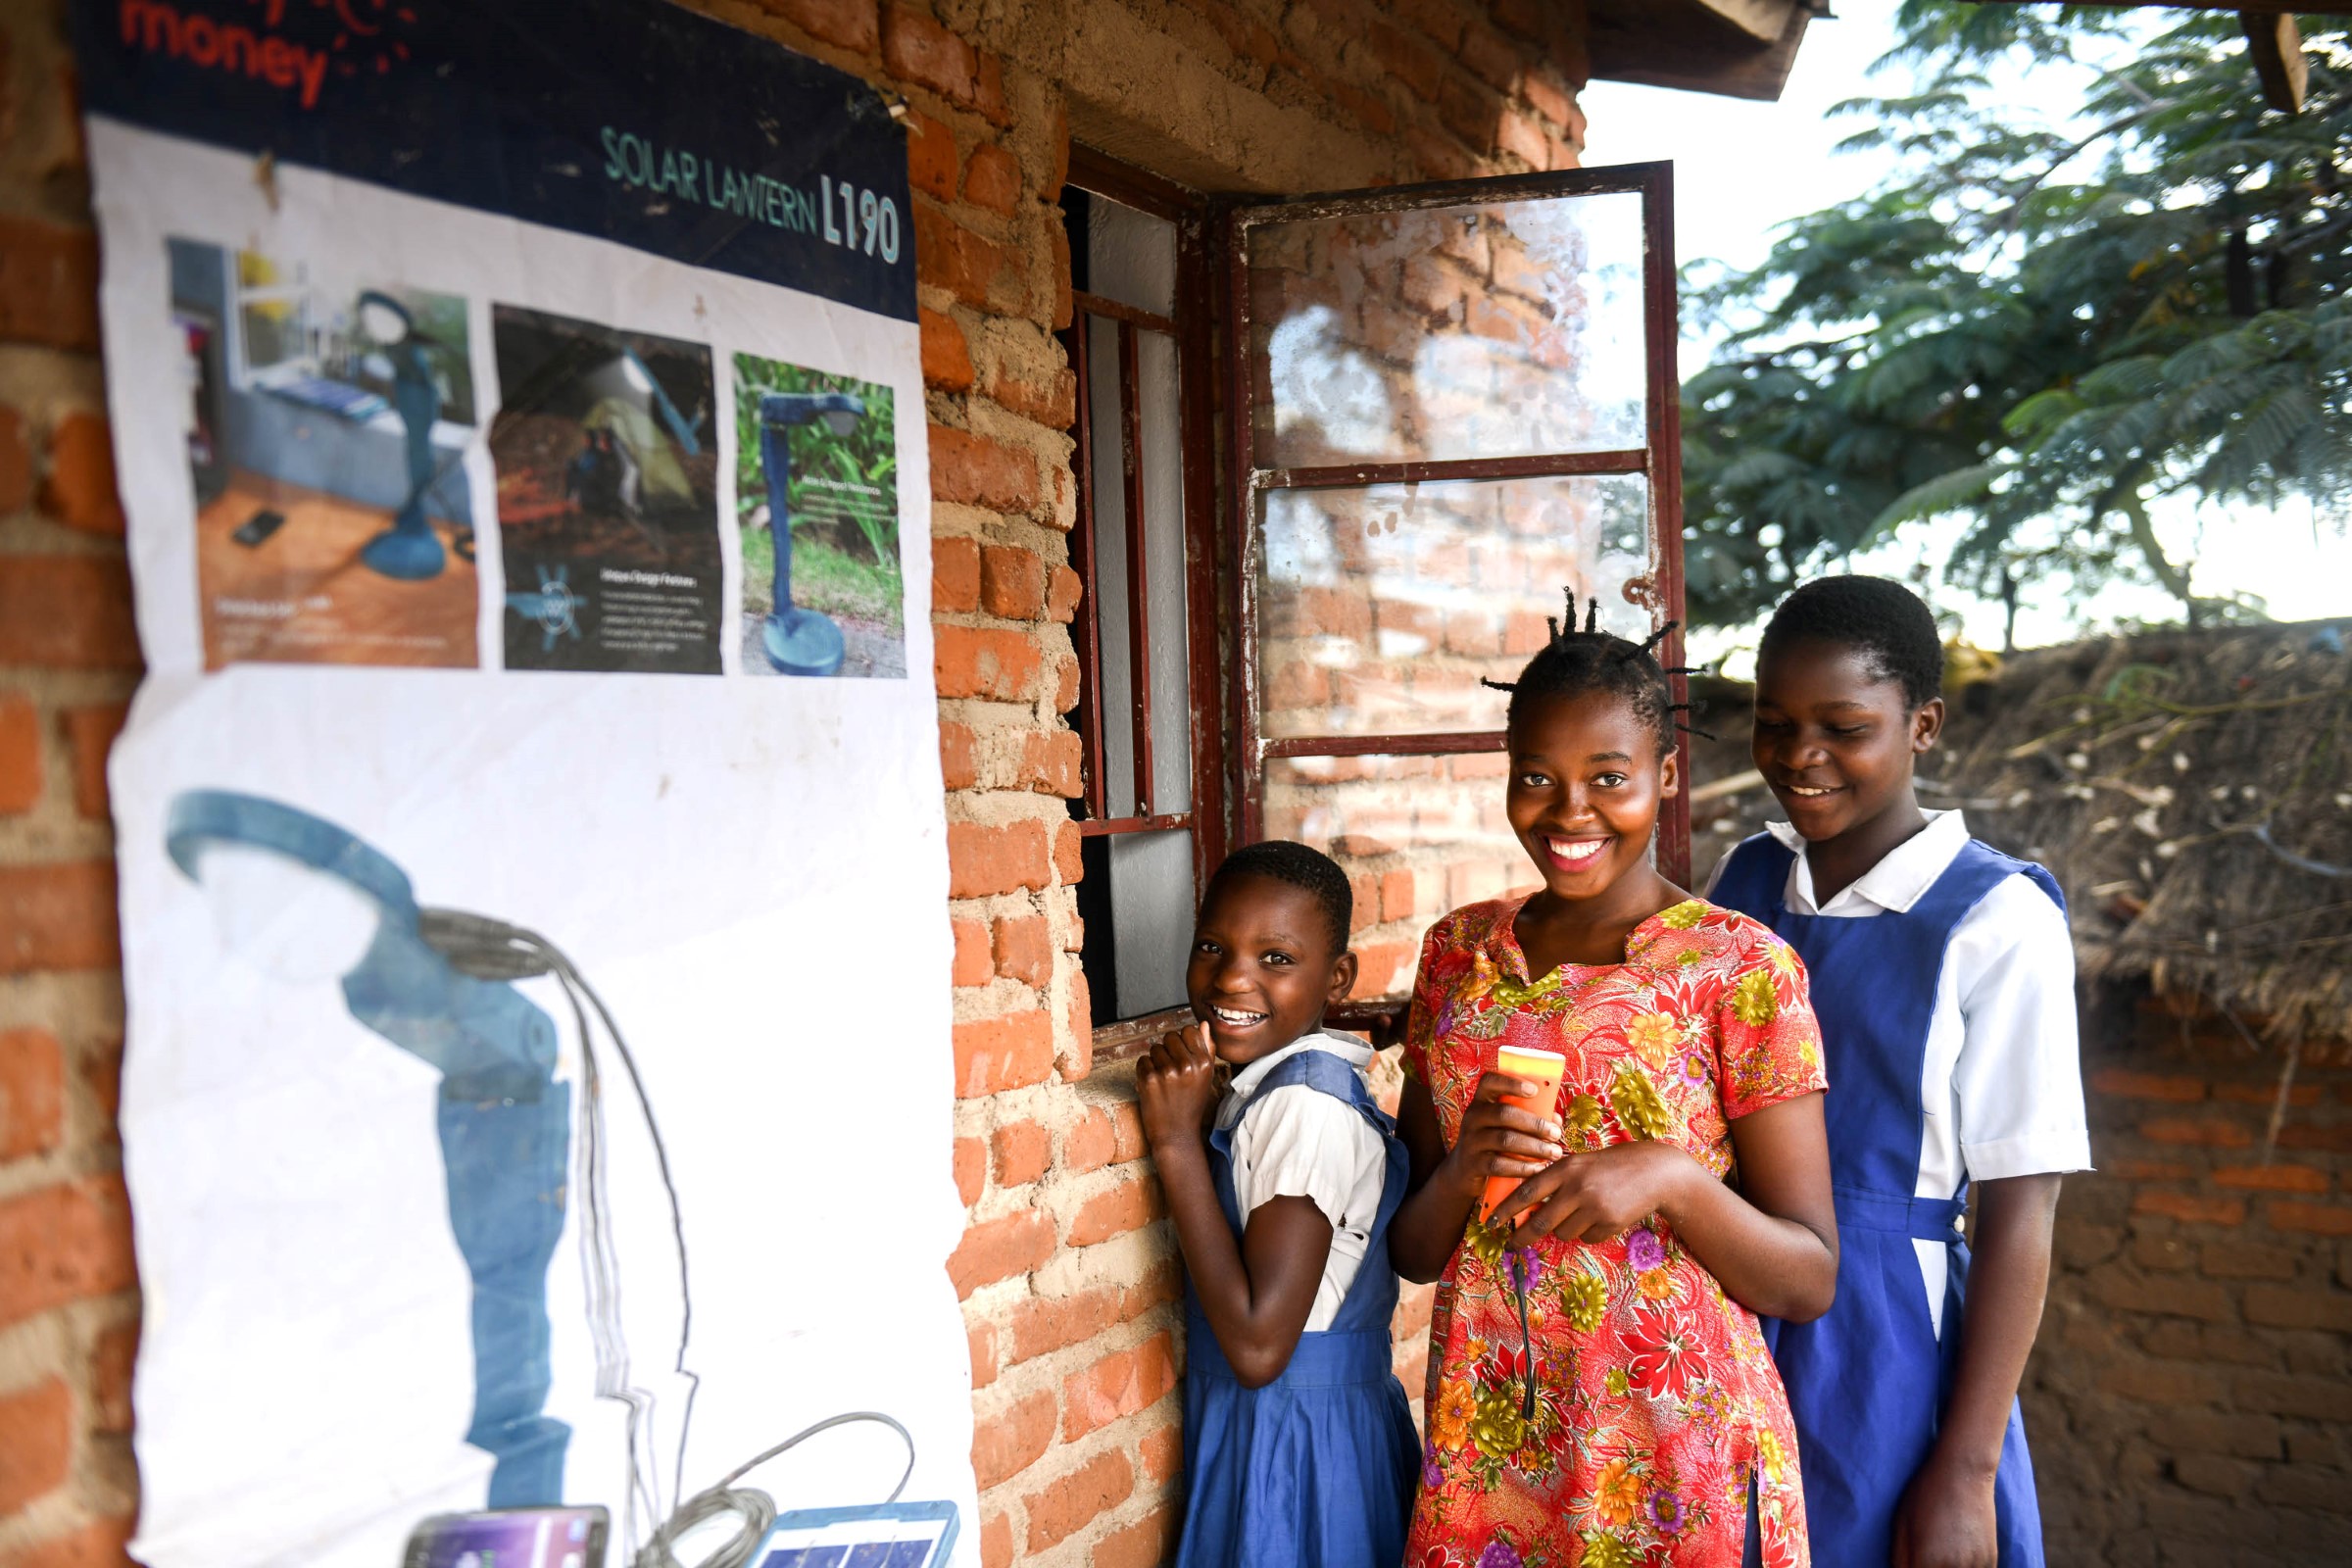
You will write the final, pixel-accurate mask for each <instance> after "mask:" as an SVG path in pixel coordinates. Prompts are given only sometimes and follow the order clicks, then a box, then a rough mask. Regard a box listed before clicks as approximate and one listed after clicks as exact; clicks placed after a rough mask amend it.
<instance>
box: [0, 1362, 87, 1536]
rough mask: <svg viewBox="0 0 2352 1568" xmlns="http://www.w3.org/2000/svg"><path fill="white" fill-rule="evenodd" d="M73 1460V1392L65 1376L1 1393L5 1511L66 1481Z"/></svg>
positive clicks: (0, 1501) (0, 1477)
mask: <svg viewBox="0 0 2352 1568" xmlns="http://www.w3.org/2000/svg"><path fill="white" fill-rule="evenodd" d="M72 1468H73V1391H72V1390H70V1389H68V1388H67V1387H66V1384H65V1380H64V1379H63V1378H55V1377H53V1378H49V1379H47V1380H45V1381H43V1382H40V1383H36V1384H34V1385H33V1386H32V1387H30V1388H28V1389H20V1390H17V1391H16V1392H14V1393H11V1394H6V1395H0V1514H8V1513H14V1512H15V1511H16V1510H17V1509H19V1508H22V1507H23V1506H25V1504H26V1503H28V1502H30V1501H32V1500H33V1499H34V1498H35V1497H42V1496H46V1495H49V1494H50V1493H52V1492H54V1491H56V1490H57V1489H58V1488H59V1487H61V1486H63V1485H64V1484H65V1480H66V1476H67V1474H68V1472H69V1471H70V1470H71V1469H72Z"/></svg>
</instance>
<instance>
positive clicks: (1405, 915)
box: [1380, 870, 1414, 920]
mask: <svg viewBox="0 0 2352 1568" xmlns="http://www.w3.org/2000/svg"><path fill="white" fill-rule="evenodd" d="M1413 900H1414V891H1413V873H1412V872H1410V871H1403V870H1398V871H1389V872H1384V873H1383V874H1382V876H1381V879H1380V917H1381V918H1382V919H1383V920H1409V919H1411V918H1412V917H1413Z"/></svg>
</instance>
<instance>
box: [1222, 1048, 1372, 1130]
mask: <svg viewBox="0 0 2352 1568" xmlns="http://www.w3.org/2000/svg"><path fill="white" fill-rule="evenodd" d="M1301 1051H1328V1052H1330V1053H1331V1054H1333V1055H1335V1056H1337V1057H1339V1058H1340V1059H1341V1060H1343V1061H1345V1062H1347V1063H1348V1066H1350V1067H1353V1068H1354V1069H1355V1070H1356V1071H1357V1072H1362V1071H1363V1070H1364V1069H1365V1068H1366V1067H1368V1066H1370V1065H1371V1064H1372V1048H1371V1047H1370V1046H1367V1045H1365V1044H1364V1043H1363V1042H1362V1041H1361V1040H1358V1039H1356V1038H1355V1037H1354V1036H1353V1035H1344V1034H1341V1033H1339V1032H1338V1031H1336V1030H1331V1029H1318V1030H1316V1031H1315V1032H1314V1033H1312V1034H1306V1035H1300V1036H1299V1038H1298V1039H1296V1040H1294V1041H1292V1042H1291V1043H1290V1044H1289V1045H1287V1046H1285V1047H1283V1048H1282V1049H1281V1050H1280V1051H1269V1052H1267V1053H1266V1054H1264V1055H1262V1056H1260V1057H1258V1058H1257V1059H1256V1060H1255V1061H1253V1062H1251V1063H1250V1065H1249V1066H1247V1067H1244V1068H1243V1069H1242V1070H1241V1071H1240V1072H1237V1073H1235V1074H1234V1075H1233V1084H1232V1087H1230V1088H1229V1089H1227V1090H1226V1091H1225V1102H1224V1103H1223V1104H1221V1105H1219V1106H1218V1107H1217V1125H1218V1126H1220V1127H1231V1126H1232V1125H1233V1124H1234V1123H1235V1122H1238V1121H1240V1120H1241V1119H1242V1112H1243V1111H1245V1110H1247V1109H1248V1108H1249V1106H1250V1098H1251V1097H1252V1096H1254V1095H1255V1094H1256V1093H1257V1086H1258V1085H1259V1084H1262V1083H1264V1082H1265V1081H1266V1075H1267V1074H1268V1073H1270V1072H1272V1071H1273V1070H1274V1069H1275V1068H1277V1067H1279V1066H1281V1065H1282V1064H1283V1063H1284V1062H1286V1061H1288V1060H1290V1059H1291V1058H1292V1057H1293V1056H1296V1055H1297V1054H1299V1053H1300V1052H1301Z"/></svg>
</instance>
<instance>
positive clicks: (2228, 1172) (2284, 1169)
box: [2213, 1165, 2327, 1193]
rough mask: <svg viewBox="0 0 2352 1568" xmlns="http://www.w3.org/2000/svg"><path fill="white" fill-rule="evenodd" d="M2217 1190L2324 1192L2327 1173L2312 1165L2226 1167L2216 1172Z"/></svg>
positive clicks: (2214, 1175) (2215, 1183) (2214, 1178)
mask: <svg viewBox="0 0 2352 1568" xmlns="http://www.w3.org/2000/svg"><path fill="white" fill-rule="evenodd" d="M2213 1180H2214V1185H2215V1186H2217V1187H2235V1188H2240V1189H2243V1190H2245V1191H2248V1192H2262V1193H2324V1192H2326V1191H2327V1172H2326V1171H2324V1170H2314V1169H2313V1168H2312V1167H2311V1166H2309V1165H2224V1166H2222V1167H2220V1168H2219V1169H2217V1170H2216V1171H2214V1173H2213Z"/></svg>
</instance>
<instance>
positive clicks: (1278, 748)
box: [1226, 164, 1691, 1017]
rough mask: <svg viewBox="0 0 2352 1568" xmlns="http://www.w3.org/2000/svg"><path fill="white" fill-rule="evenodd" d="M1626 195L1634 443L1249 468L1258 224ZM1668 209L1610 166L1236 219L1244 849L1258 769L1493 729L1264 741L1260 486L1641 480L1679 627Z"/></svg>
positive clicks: (1665, 597)
mask: <svg viewBox="0 0 2352 1568" xmlns="http://www.w3.org/2000/svg"><path fill="white" fill-rule="evenodd" d="M1621 192H1639V193H1640V194H1641V196H1642V226H1643V233H1644V247H1643V248H1644V255H1643V267H1642V325H1643V328H1644V332H1643V337H1644V350H1645V359H1646V362H1647V363H1646V366H1645V370H1646V376H1645V387H1644V390H1645V393H1646V396H1647V426H1646V428H1645V429H1644V431H1643V444H1642V446H1641V447H1639V448H1627V449H1624V450H1619V451H1605V452H1559V453H1537V454H1532V455H1527V456H1518V457H1508V458H1460V459H1449V460H1444V461H1420V462H1403V463H1367V464H1347V465H1340V466H1327V467H1307V468H1261V467H1259V466H1256V461H1255V458H1256V454H1255V444H1256V417H1255V415H1256V410H1255V406H1254V404H1255V399H1254V396H1253V394H1252V392H1251V390H1250V389H1251V388H1253V387H1254V386H1255V384H1256V382H1255V378H1254V377H1253V375H1252V374H1251V362H1250V356H1251V352H1252V351H1251V348H1250V248H1249V240H1250V233H1249V231H1250V227H1251V226H1253V225H1255V224H1258V223H1265V222H1281V221H1291V220H1298V219H1307V218H1319V217H1341V216H1348V217H1352V216H1355V215H1358V214H1364V213H1378V212H1397V211H1406V210H1414V209H1420V208H1429V207H1455V206H1468V205H1475V204H1486V203H1496V202H1506V201H1514V200H1540V199H1545V198H1564V199H1572V198H1575V197H1580V196H1595V195H1605V194H1611V193H1621ZM1673 214H1674V201H1673V183H1672V166H1671V165H1667V164H1629V165H1625V166H1623V167H1621V168H1616V169H1599V170H1577V171H1569V172H1554V173H1543V174H1522V175H1506V176H1499V177H1492V178H1483V179H1466V180H1449V181H1445V182H1441V183H1434V184H1426V185H1407V186H1397V187H1393V188H1391V189H1388V190H1383V191H1377V192H1359V193H1354V194H1348V195H1340V196H1311V197H1305V198H1301V199H1299V200H1297V201H1286V202H1281V203H1273V204H1267V205H1262V206H1255V207H1243V208H1238V209H1236V210H1235V212H1234V214H1233V221H1232V228H1231V229H1230V231H1229V232H1230V244H1229V245H1228V248H1227V255H1226V265H1227V268H1228V285H1227V297H1228V300H1229V302H1230V303H1229V306H1228V310H1229V312H1230V314H1231V316H1232V318H1233V327H1232V334H1231V338H1230V352H1231V354H1232V366H1231V373H1232V385H1233V387H1234V391H1235V396H1234V397H1233V399H1232V400H1231V404H1230V407H1229V411H1228V412H1229V418H1230V423H1229V425H1228V432H1229V439H1230V442H1231V449H1232V461H1233V472H1234V486H1233V488H1234V496H1235V507H1234V512H1233V518H1232V527H1233V528H1234V529H1235V530H1236V534H1235V542H1236V547H1237V548H1236V552H1235V554H1236V557H1237V559H1238V561H1239V563H1240V568H1239V572H1238V575H1239V577H1240V584H1239V589H1240V602H1241V637H1240V644H1241V646H1240V648H1239V650H1238V652H1237V656H1236V658H1235V660H1234V669H1233V680H1234V692H1233V706H1234V725H1235V731H1236V739H1237V741H1238V743H1239V745H1238V752H1239V760H1240V762H1241V768H1240V774H1241V777H1240V780H1239V782H1240V785H1241V802H1240V808H1241V809H1240V815H1241V837H1242V841H1243V842H1244V843H1249V842H1251V841H1254V840H1255V839H1257V838H1259V837H1260V836H1261V835H1262V833H1263V831H1264V821H1263V809H1264V798H1265V764H1266V763H1267V761H1268V760H1272V759H1275V758H1284V757H1367V756H1388V757H1399V756H1401V757H1428V756H1442V755H1454V754H1459V753H1465V752H1498V751H1501V750H1502V749H1503V746H1504V738H1503V732H1502V731H1500V730H1482V731H1467V732H1455V733H1447V734H1411V735H1333V736H1299V737H1290V738H1283V739H1271V738H1268V737H1267V736H1266V735H1265V734H1264V732H1263V728H1262V726H1261V723H1260V718H1259V712H1258V692H1257V689H1256V688H1257V680H1258V666H1257V660H1258V649H1257V640H1258V622H1259V614H1260V612H1259V607H1258V603H1257V577H1258V572H1259V569H1260V566H1261V560H1260V548H1259V545H1258V542H1257V514H1258V503H1259V499H1260V497H1261V496H1262V495H1263V494H1264V493H1265V492H1267V491H1269V490H1284V489H1331V488H1339V487H1348V488H1353V487H1358V486H1367V485H1377V484H1421V483H1433V482H1437V481H1442V480H1448V479H1487V480H1493V479H1517V478H1540V477H1551V476H1555V475H1570V474H1606V473H1639V474H1642V475H1644V476H1646V478H1647V480H1648V489H1649V531H1650V539H1651V545H1652V549H1653V551H1654V552H1655V554H1654V558H1653V559H1654V563H1655V565H1654V569H1655V572H1656V576H1655V578H1654V579H1653V580H1652V582H1651V591H1650V600H1649V609H1650V613H1651V615H1652V617H1653V619H1654V620H1659V621H1663V620H1677V621H1679V620H1681V619H1682V615H1683V568H1682V556H1683V539H1682V516H1683V506H1682V461H1681V457H1682V407H1681V400H1680V393H1681V387H1680V382H1679V378H1678V375H1677V371H1676V366H1675V352H1676V336H1677V330H1678V329H1677V323H1676V311H1675V278H1674V217H1673ZM1658 653H1659V656H1660V661H1661V662H1663V663H1666V664H1668V665H1670V666H1671V665H1676V664H1680V663H1681V662H1683V634H1682V632H1681V630H1680V629H1679V628H1678V629H1677V630H1676V631H1675V632H1674V633H1673V634H1672V635H1671V636H1669V637H1668V638H1667V639H1666V640H1665V642H1664V644H1663V645H1661V647H1660V648H1659V650H1658ZM1672 684H1673V687H1674V694H1675V701H1677V702H1685V701H1688V700H1689V695H1690V693H1689V689H1688V685H1687V682H1686V681H1685V680H1684V678H1683V677H1682V676H1679V675H1678V676H1674V677H1673V678H1672ZM1676 755H1677V758H1678V759H1679V766H1680V768H1681V770H1682V773H1683V776H1684V777H1686V778H1688V777H1689V776H1690V766H1691V758H1690V743H1689V741H1688V740H1687V739H1686V738H1683V737H1677V743H1676ZM1657 854H1658V863H1659V868H1660V869H1661V870H1662V871H1664V872H1665V874H1666V875H1667V876H1669V877H1671V878H1672V879H1674V880H1675V881H1677V882H1681V883H1684V884H1686V885H1687V884H1688V882H1689V879H1690V874H1691V865H1690V860H1691V806H1690V798H1689V795H1688V794H1687V793H1678V794H1676V795H1674V796H1672V797H1670V798H1669V799H1668V800H1667V801H1666V802H1665V803H1664V805H1663V807H1662V809H1661V810H1660V811H1659V815H1658V845H1657ZM1342 1010H1343V1012H1345V1013H1348V1015H1349V1016H1351V1017H1352V1016H1353V1015H1354V1014H1356V1013H1359V1012H1360V1013H1363V1014H1365V1015H1367V1016H1369V1015H1370V1014H1371V1013H1373V1012H1376V1011H1379V1010H1381V1009H1380V1008H1379V1007H1377V1006H1372V1005H1349V1006H1348V1007H1347V1008H1344V1009H1342Z"/></svg>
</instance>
